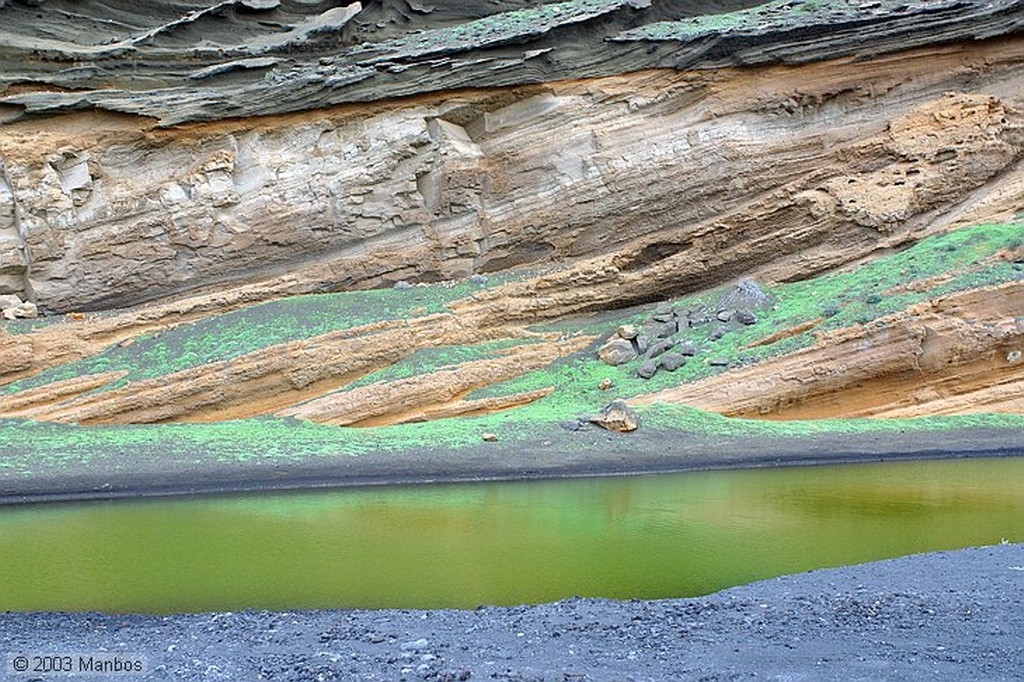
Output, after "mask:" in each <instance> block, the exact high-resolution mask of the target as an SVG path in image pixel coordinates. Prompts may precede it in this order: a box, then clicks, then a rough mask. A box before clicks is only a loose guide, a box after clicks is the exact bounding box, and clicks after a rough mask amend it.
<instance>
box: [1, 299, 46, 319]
mask: <svg viewBox="0 0 1024 682" xmlns="http://www.w3.org/2000/svg"><path fill="white" fill-rule="evenodd" d="M0 316H2V317H3V319H5V320H17V319H32V318H36V317H39V309H38V308H37V307H36V304H35V303H32V302H31V301H22V300H21V298H19V297H18V296H15V295H14V294H3V295H0Z"/></svg>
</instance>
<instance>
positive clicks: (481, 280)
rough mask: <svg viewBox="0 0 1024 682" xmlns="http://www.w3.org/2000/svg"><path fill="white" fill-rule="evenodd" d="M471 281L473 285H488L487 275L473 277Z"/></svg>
mask: <svg viewBox="0 0 1024 682" xmlns="http://www.w3.org/2000/svg"><path fill="white" fill-rule="evenodd" d="M469 281H470V282H472V283H473V284H487V275H473V276H472V277H470V278H469Z"/></svg>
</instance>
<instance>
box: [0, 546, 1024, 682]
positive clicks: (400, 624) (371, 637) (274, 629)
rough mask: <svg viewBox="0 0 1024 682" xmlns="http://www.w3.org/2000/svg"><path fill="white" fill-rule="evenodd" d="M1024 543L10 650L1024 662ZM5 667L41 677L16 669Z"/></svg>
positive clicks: (592, 669)
mask: <svg viewBox="0 0 1024 682" xmlns="http://www.w3.org/2000/svg"><path fill="white" fill-rule="evenodd" d="M1022 601H1024V545H998V546H992V547H981V548H975V549H965V550H960V551H953V552H936V553H931V554H923V555H917V556H910V557H903V558H900V559H895V560H891V561H883V562H877V563H871V564H864V565H859V566H850V567H846V568H839V569H830V570H820V571H813V572H809V573H803V574H798V575H793V576H784V577H781V578H776V579H773V580H767V581H763V582H758V583H753V584H750V585H746V586H742V587H736V588H732V589H729V590H725V591H722V592H719V593H717V594H713V595H709V596H706V597H701V598H697V599H672V600H660V601H628V602H619V601H609V600H595V599H571V600H566V601H561V602H555V603H551V604H543V605H539V606H529V607H513V608H496V607H495V608H491V607H487V608H479V609H476V610H469V611H413V610H407V611H393V610H381V611H300V612H278V613H275V612H256V611H246V612H242V613H212V614H209V613H208V614H194V615H177V616H141V615H101V614H94V613H84V614H59V613H58V614H34V613H26V614H18V613H6V614H0V651H2V652H3V653H4V655H5V658H6V660H7V662H8V663H7V664H8V666H9V665H10V663H9V662H10V661H11V660H12V657H14V656H16V655H20V654H24V655H26V656H29V657H31V656H32V655H33V654H39V653H43V652H50V653H76V654H83V653H97V652H106V654H108V655H113V654H120V655H123V656H125V657H136V658H137V657H140V656H141V657H143V658H144V659H145V663H144V665H145V674H144V675H143V678H144V679H151V680H256V679H267V680H303V681H306V680H402V679H406V680H416V679H427V680H494V679H496V680H636V681H639V680H747V679H760V680H844V681H846V680H914V681H915V682H916V681H919V680H943V681H946V680H978V681H979V682H980V681H985V682H992V681H996V680H1016V679H1020V678H1021V676H1024V644H1022V643H1024V614H1022V613H1021V611H1020V608H1019V605H1020V604H1021V603H1022ZM5 672H6V677H5V678H4V679H11V680H25V679H33V677H32V676H31V675H29V676H25V675H14V674H12V672H11V669H10V667H8V668H7V670H6V671H5Z"/></svg>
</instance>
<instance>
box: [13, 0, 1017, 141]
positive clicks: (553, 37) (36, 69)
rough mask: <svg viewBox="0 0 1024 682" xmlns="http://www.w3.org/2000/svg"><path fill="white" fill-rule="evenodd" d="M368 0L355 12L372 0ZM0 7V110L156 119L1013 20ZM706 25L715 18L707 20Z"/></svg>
mask: <svg viewBox="0 0 1024 682" xmlns="http://www.w3.org/2000/svg"><path fill="white" fill-rule="evenodd" d="M364 4H365V6H364ZM364 4H361V3H359V2H353V3H349V4H343V3H339V2H337V1H328V2H300V1H296V0H292V1H291V2H288V1H282V0H222V1H221V2H202V3H200V2H191V3H190V2H182V3H174V4H167V3H153V2H142V3H137V2H124V1H123V0H112V1H110V2H74V1H72V0H47V1H46V2H9V3H3V4H2V5H0V13H2V14H0V18H2V19H3V23H2V24H0V25H2V26H3V28H0V45H3V47H0V73H2V74H3V75H0V94H2V96H0V121H2V120H3V119H7V120H12V119H16V118H18V117H19V116H22V115H26V114H28V115H32V114H39V113H47V112H55V111H69V110H80V109H91V108H98V109H105V110H108V111H117V112H125V113H132V114H140V115H144V116H151V117H154V118H156V119H158V120H159V121H160V123H161V125H171V124H177V123H183V122H187V121H208V120H216V119H221V118H226V117H237V116H251V115H256V114H273V113H282V112H289V111H302V110H308V109H314V108H320V107H324V106H330V105H334V104H340V103H343V102H357V101H370V100H379V99H382V98H388V97H396V96H403V95H410V94H416V93H422V92H434V91H440V90H451V89H454V88H461V87H466V86H474V87H481V86H507V85H515V84H523V83H540V82H549V81H553V80H561V79H569V78H584V77H596V76H608V75H613V74H618V73H626V72H631V71H638V70H643V69H648V68H664V67H669V68H674V69H688V68H693V67H697V66H708V65H714V66H722V65H730V64H761V63H773V62H780V61H783V62H788V63H799V62H807V61H821V60H824V59H831V58H836V57H841V56H848V55H854V54H859V55H862V56H863V55H877V54H883V53H886V52H892V51H895V50H900V49H907V48H909V47H916V46H920V45H926V44H940V43H948V42H952V41H962V40H976V39H982V38H988V37H992V36H996V35H1003V34H1007V33H1012V32H1014V31H1018V30H1020V29H1021V27H1022V26H1024V11H1022V7H1021V3H1020V2H1019V1H1016V0H996V2H990V3H982V2H961V1H959V0H937V1H934V2H911V3H896V2H892V1H891V0H879V1H878V2H873V3H856V2H849V1H843V2H835V3H828V5H827V6H821V5H819V4H817V3H806V4H804V3H780V2H776V3H768V4H767V5H764V6H763V7H762V8H761V9H759V10H758V12H756V13H753V14H749V15H743V14H740V15H739V16H738V17H736V18H735V19H729V20H720V21H717V22H712V23H707V24H705V23H697V24H695V23H693V22H690V21H687V19H688V18H690V17H693V16H695V15H701V14H723V13H727V12H732V11H735V10H742V9H743V8H746V7H750V6H751V5H754V4H756V3H754V2H751V1H750V0H724V1H721V2H715V1H708V0H702V1H700V2H695V3H680V2H653V1H652V0H567V1H565V2H536V3H527V2H505V3H485V2H463V3H452V4H451V5H448V4H446V3H445V4H442V5H440V6H439V5H438V4H428V3H420V2H412V1H409V0H385V1H384V2H366V3H364ZM709 27H710V28H709Z"/></svg>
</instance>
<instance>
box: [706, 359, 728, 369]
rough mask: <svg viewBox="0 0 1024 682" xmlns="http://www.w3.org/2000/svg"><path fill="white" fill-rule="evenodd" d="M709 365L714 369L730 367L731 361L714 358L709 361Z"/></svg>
mask: <svg viewBox="0 0 1024 682" xmlns="http://www.w3.org/2000/svg"><path fill="white" fill-rule="evenodd" d="M708 364H709V365H711V366H712V367H728V366H729V361H728V360H726V359H725V358H712V359H711V360H709V361H708Z"/></svg>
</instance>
